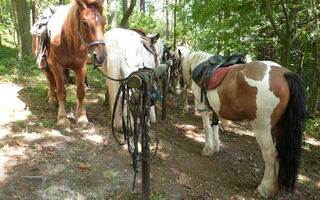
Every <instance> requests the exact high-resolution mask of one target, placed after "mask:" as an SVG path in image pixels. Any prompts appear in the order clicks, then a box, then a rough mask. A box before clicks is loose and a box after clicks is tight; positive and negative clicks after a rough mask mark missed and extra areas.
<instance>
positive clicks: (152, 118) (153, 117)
mask: <svg viewBox="0 0 320 200" xmlns="http://www.w3.org/2000/svg"><path fill="white" fill-rule="evenodd" d="M150 121H151V122H152V123H156V122H157V115H156V108H155V106H150Z"/></svg>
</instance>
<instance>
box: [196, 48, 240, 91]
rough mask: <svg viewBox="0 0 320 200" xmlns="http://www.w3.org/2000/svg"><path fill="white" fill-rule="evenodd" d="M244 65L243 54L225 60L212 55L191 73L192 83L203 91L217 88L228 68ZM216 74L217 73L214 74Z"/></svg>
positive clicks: (219, 56)
mask: <svg viewBox="0 0 320 200" xmlns="http://www.w3.org/2000/svg"><path fill="white" fill-rule="evenodd" d="M243 63H246V59H245V55H244V53H240V52H238V53H235V54H233V55H231V56H229V57H227V58H225V57H224V56H221V55H214V56H212V57H210V58H209V59H208V60H206V61H204V62H202V63H200V64H199V65H198V66H197V67H196V68H195V69H194V70H193V71H192V74H191V76H192V79H193V81H194V82H195V83H196V84H197V85H198V86H199V87H200V88H204V89H214V88H216V87H218V86H219V84H220V83H221V82H222V80H223V78H224V77H225V75H226V73H227V72H228V71H229V68H230V67H228V66H231V65H235V64H243ZM215 72H217V73H215Z"/></svg>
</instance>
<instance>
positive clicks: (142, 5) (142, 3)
mask: <svg viewBox="0 0 320 200" xmlns="http://www.w3.org/2000/svg"><path fill="white" fill-rule="evenodd" d="M140 11H141V12H142V13H145V12H146V1H145V0H140Z"/></svg>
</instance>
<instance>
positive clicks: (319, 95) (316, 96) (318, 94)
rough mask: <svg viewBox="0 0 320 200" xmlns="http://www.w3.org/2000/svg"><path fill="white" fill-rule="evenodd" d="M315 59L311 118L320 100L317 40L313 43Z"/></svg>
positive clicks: (319, 43)
mask: <svg viewBox="0 0 320 200" xmlns="http://www.w3.org/2000/svg"><path fill="white" fill-rule="evenodd" d="M315 58H316V66H315V67H316V70H315V71H316V76H315V78H316V80H314V81H315V83H316V85H315V91H314V100H313V103H312V105H313V108H311V112H312V115H313V116H316V114H317V112H318V110H319V100H320V40H319V39H317V40H316V41H315Z"/></svg>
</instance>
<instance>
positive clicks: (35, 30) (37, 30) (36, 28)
mask: <svg viewBox="0 0 320 200" xmlns="http://www.w3.org/2000/svg"><path fill="white" fill-rule="evenodd" d="M63 7H65V6H63V5H61V6H52V7H50V8H47V9H45V10H44V11H43V13H42V15H41V16H40V18H39V19H38V20H37V21H36V23H34V25H33V26H32V27H31V30H30V32H31V34H33V35H39V36H41V35H43V33H45V32H46V31H47V24H48V22H49V20H50V18H51V16H52V15H53V14H54V13H56V12H57V11H58V10H60V9H62V8H63Z"/></svg>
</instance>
